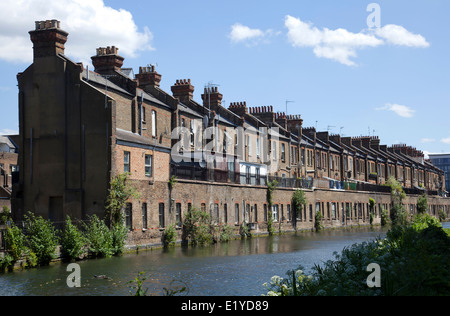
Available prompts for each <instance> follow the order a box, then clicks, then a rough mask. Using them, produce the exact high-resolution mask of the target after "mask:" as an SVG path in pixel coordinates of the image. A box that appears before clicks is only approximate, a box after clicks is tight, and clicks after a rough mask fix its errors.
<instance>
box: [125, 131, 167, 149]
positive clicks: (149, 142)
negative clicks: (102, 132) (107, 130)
mask: <svg viewBox="0 0 450 316" xmlns="http://www.w3.org/2000/svg"><path fill="white" fill-rule="evenodd" d="M116 137H117V140H121V141H125V142H128V143H134V144H138V145H144V146H152V147H159V148H165V149H169V150H170V148H168V147H166V146H163V145H161V144H159V143H158V142H157V141H156V140H153V139H150V138H147V137H144V136H141V135H139V134H136V133H133V132H130V131H126V130H123V129H120V128H116Z"/></svg>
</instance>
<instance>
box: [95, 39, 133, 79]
mask: <svg viewBox="0 0 450 316" xmlns="http://www.w3.org/2000/svg"><path fill="white" fill-rule="evenodd" d="M91 59H92V65H93V66H94V68H95V72H97V73H100V74H103V73H110V72H114V71H116V70H120V69H121V68H122V66H123V61H124V59H125V58H123V57H122V56H119V49H118V48H117V47H115V46H111V47H110V46H108V47H99V48H97V55H95V56H92V57H91Z"/></svg>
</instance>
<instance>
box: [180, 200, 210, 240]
mask: <svg viewBox="0 0 450 316" xmlns="http://www.w3.org/2000/svg"><path fill="white" fill-rule="evenodd" d="M210 226H211V217H210V215H209V214H208V213H207V212H206V211H204V210H199V209H197V208H194V207H191V208H190V209H189V210H188V212H187V214H186V216H185V218H184V222H183V239H184V240H185V241H189V243H190V244H191V245H205V244H211V243H212V242H213V235H212V233H211V227H210Z"/></svg>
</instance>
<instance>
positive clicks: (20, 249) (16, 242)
mask: <svg viewBox="0 0 450 316" xmlns="http://www.w3.org/2000/svg"><path fill="white" fill-rule="evenodd" d="M5 243H6V249H7V250H8V253H9V254H10V255H11V256H12V258H13V259H14V262H16V261H18V260H19V259H20V258H21V257H22V255H23V254H24V253H25V252H27V250H28V248H27V247H26V246H25V244H26V238H25V235H24V234H23V232H22V230H21V229H20V228H19V227H17V226H15V225H12V227H8V228H7V230H6V236H5Z"/></svg>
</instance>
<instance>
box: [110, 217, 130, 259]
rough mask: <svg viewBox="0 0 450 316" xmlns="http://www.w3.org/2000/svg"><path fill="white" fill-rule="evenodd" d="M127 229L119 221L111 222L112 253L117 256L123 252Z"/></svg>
mask: <svg viewBox="0 0 450 316" xmlns="http://www.w3.org/2000/svg"><path fill="white" fill-rule="evenodd" d="M128 231H129V229H128V228H127V227H126V226H125V225H123V224H121V223H116V224H113V226H112V228H111V235H112V252H113V255H115V256H118V255H121V254H122V253H123V251H124V249H125V242H126V239H127V236H128Z"/></svg>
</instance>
